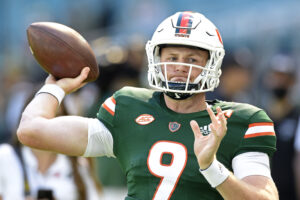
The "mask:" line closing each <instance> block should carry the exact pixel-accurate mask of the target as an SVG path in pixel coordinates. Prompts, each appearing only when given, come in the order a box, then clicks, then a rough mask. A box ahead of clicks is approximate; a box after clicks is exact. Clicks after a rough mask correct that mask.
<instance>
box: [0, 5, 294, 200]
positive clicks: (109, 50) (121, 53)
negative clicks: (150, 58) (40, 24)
mask: <svg viewBox="0 0 300 200" xmlns="http://www.w3.org/2000/svg"><path fill="white" fill-rule="evenodd" d="M299 8H300V1H298V0H285V1H282V0H259V1H253V0H243V1H240V0H228V1H211V0H185V1H182V0H121V1H117V0H76V1H71V0H65V1H61V0H47V1H41V0H26V1H25V0H1V1H0V19H1V20H0V83H1V84H0V141H1V142H5V141H8V140H9V138H10V137H11V135H12V134H14V132H15V128H16V126H17V123H18V117H19V113H20V110H21V108H22V106H23V104H22V103H23V102H24V99H25V98H26V96H27V95H28V94H29V91H32V90H33V89H34V88H36V86H38V85H40V84H41V83H42V81H43V80H44V79H45V77H46V73H45V72H43V71H42V70H41V68H40V67H38V64H37V63H36V61H35V60H34V58H33V57H32V55H31V53H30V51H29V48H28V44H27V38H26V28H27V27H28V26H29V24H31V23H32V22H36V21H54V22H58V23H62V24H65V25H67V26H70V27H72V28H74V29H75V30H77V31H78V32H80V33H81V34H82V35H83V36H84V37H85V38H86V39H87V40H88V41H89V43H90V44H91V46H92V48H93V50H94V52H95V54H96V57H97V61H98V63H99V67H100V73H101V75H100V77H99V79H98V80H97V81H96V82H94V83H91V84H89V85H88V86H86V87H85V88H84V89H82V90H80V91H78V92H77V93H75V94H73V95H71V96H70V97H69V98H66V101H69V104H68V105H69V106H68V107H69V108H68V109H70V110H71V112H72V113H73V114H80V115H85V116H93V115H94V114H95V113H96V112H97V109H98V106H99V105H101V103H102V101H103V100H104V99H105V98H106V97H107V96H109V95H111V94H112V92H113V91H115V90H116V89H119V88H120V87H122V86H124V85H133V86H143V87H147V79H146V71H147V62H146V59H145V54H144V53H145V52H144V45H145V43H146V41H147V40H148V39H150V37H151V35H152V33H153V31H154V30H155V28H156V26H157V25H158V23H159V22H160V21H161V20H162V19H164V18H166V17H167V16H169V15H171V14H173V13H174V12H176V11H185V10H190V11H198V12H201V13H203V14H204V15H205V16H207V17H208V18H209V19H211V21H213V22H214V23H215V25H216V26H217V27H218V28H219V30H220V33H221V35H222V38H223V41H224V46H225V50H226V56H225V60H224V64H223V68H224V70H225V69H226V68H229V66H231V65H237V66H239V67H240V68H242V69H245V70H246V74H245V76H242V75H241V80H235V81H239V82H238V83H237V82H234V80H233V79H230V78H229V82H230V81H231V82H233V85H239V86H240V88H235V89H233V90H236V91H234V94H233V95H231V96H230V97H228V99H229V100H237V101H242V102H249V103H253V104H255V105H258V106H262V107H263V106H265V104H266V103H267V102H266V101H265V99H266V95H268V94H267V93H266V92H265V90H266V88H265V86H264V83H265V78H266V74H267V73H268V69H269V67H270V65H271V62H270V61H271V60H272V59H273V58H274V57H276V56H277V55H278V54H280V55H287V56H288V57H289V59H290V65H292V66H293V67H295V68H296V72H295V73H296V75H297V77H298V81H297V83H296V85H295V86H294V88H293V92H292V95H291V98H292V102H293V103H294V104H295V105H296V106H299V102H300V101H299V100H300V93H299V89H300V84H299V77H300V70H299V69H298V66H299V65H300V56H299V55H300V23H299V22H300V14H299ZM234 73H238V72H237V71H234ZM221 85H222V82H221ZM229 85H230V84H229ZM228 87H229V86H228ZM211 96H212V97H214V96H217V97H218V94H217V93H213V94H211ZM98 164H99V167H98V169H99V177H100V179H101V181H102V183H103V185H104V188H105V191H106V194H107V195H108V196H109V195H111V194H115V195H116V196H117V195H120V196H122V195H124V193H125V191H126V189H125V180H124V177H123V175H122V174H121V172H120V170H119V168H118V165H117V164H116V161H114V160H111V159H107V158H101V159H98ZM112 171H114V173H108V172H112ZM115 188H117V189H115ZM112 191H113V192H112ZM113 198H114V197H111V196H110V197H107V199H113ZM115 198H116V199H119V197H115Z"/></svg>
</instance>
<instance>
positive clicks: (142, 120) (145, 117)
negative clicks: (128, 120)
mask: <svg viewBox="0 0 300 200" xmlns="http://www.w3.org/2000/svg"><path fill="white" fill-rule="evenodd" d="M154 120H155V118H154V117H153V116H152V115H149V114H142V115H140V116H138V117H137V118H136V119H135V122H136V123H138V124H139V125H147V124H150V123H152V122H153V121H154Z"/></svg>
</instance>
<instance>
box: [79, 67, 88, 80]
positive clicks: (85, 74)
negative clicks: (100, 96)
mask: <svg viewBox="0 0 300 200" xmlns="http://www.w3.org/2000/svg"><path fill="white" fill-rule="evenodd" d="M89 72H90V68H89V67H84V68H83V69H82V70H81V73H80V75H79V76H77V77H76V79H77V80H78V81H79V82H80V83H81V82H83V81H84V80H85V79H86V78H87V77H88V75H89Z"/></svg>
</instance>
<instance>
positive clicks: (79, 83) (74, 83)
mask: <svg viewBox="0 0 300 200" xmlns="http://www.w3.org/2000/svg"><path fill="white" fill-rule="evenodd" d="M89 72H90V68H89V67H84V68H83V69H82V70H81V73H80V75H78V76H77V77H76V78H62V79H59V80H56V79H55V78H54V76H52V75H51V74H50V75H49V76H48V77H47V79H46V81H45V83H46V84H56V85H58V86H59V87H61V88H62V89H63V90H64V91H65V93H66V94H70V93H72V92H74V91H76V90H78V89H79V88H81V87H83V86H84V85H85V84H87V83H86V82H84V81H85V79H86V78H87V77H88V74H89Z"/></svg>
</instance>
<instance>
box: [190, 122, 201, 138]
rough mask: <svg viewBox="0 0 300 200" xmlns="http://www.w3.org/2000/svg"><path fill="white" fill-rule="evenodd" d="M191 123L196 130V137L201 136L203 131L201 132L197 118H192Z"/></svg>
mask: <svg viewBox="0 0 300 200" xmlns="http://www.w3.org/2000/svg"><path fill="white" fill-rule="evenodd" d="M190 125H191V128H192V130H193V132H194V136H195V138H198V137H201V136H202V133H201V130H200V128H199V125H198V123H197V122H196V121H195V120H192V121H190Z"/></svg>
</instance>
